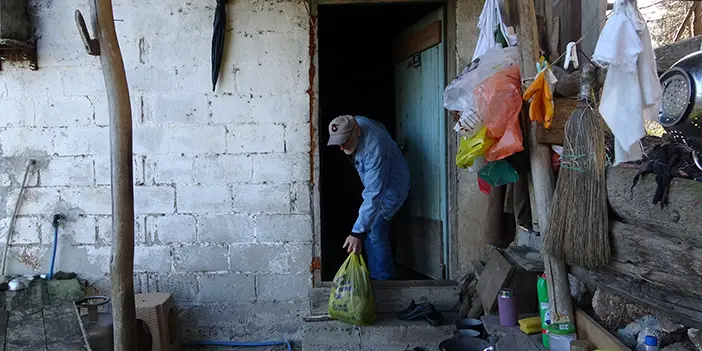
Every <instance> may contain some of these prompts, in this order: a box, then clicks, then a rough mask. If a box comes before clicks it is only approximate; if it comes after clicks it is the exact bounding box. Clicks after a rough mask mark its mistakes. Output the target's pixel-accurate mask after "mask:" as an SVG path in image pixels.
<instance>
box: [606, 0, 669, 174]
mask: <svg viewBox="0 0 702 351" xmlns="http://www.w3.org/2000/svg"><path fill="white" fill-rule="evenodd" d="M592 58H593V61H594V62H595V63H597V64H598V65H600V66H602V67H608V70H607V77H606V80H605V84H604V87H603V92H602V101H601V102H600V108H599V111H600V113H601V114H602V117H603V118H604V120H605V122H607V125H608V126H609V128H610V130H611V131H612V134H614V138H615V150H614V151H615V162H614V164H615V165H616V164H619V163H621V162H630V161H636V160H640V159H641V158H642V157H643V150H642V147H641V143H640V142H639V140H640V139H641V138H643V137H644V136H645V135H646V130H645V128H644V124H643V121H644V119H647V120H656V119H657V117H658V110H659V108H660V104H661V100H662V92H661V86H660V83H659V81H658V75H657V71H656V60H655V55H654V52H653V46H652V45H651V35H650V33H649V30H648V27H647V25H646V21H645V20H644V18H643V16H642V15H641V12H639V9H638V7H637V4H636V0H616V1H615V3H614V12H613V14H612V17H610V19H609V20H608V21H607V24H606V25H605V27H604V29H603V30H602V34H601V35H600V38H599V40H598V41H597V46H596V48H595V53H594V54H593V56H592Z"/></svg>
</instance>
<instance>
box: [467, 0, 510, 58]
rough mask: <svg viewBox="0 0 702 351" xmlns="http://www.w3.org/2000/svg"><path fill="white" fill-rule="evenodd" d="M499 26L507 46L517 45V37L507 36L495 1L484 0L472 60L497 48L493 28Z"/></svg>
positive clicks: (507, 33) (505, 27)
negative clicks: (478, 33)
mask: <svg viewBox="0 0 702 351" xmlns="http://www.w3.org/2000/svg"><path fill="white" fill-rule="evenodd" d="M498 24H499V25H500V31H501V32H502V35H503V36H504V37H505V40H506V41H507V45H508V46H514V45H517V35H516V34H512V35H510V34H509V31H508V30H507V26H506V25H505V23H504V21H503V20H502V15H501V14H500V10H499V8H498V5H497V0H486V1H485V6H483V12H481V13H480V18H479V19H478V28H479V29H480V35H479V36H478V43H477V44H476V45H475V51H474V52H473V60H475V59H476V58H478V57H480V56H482V55H483V54H484V53H485V52H487V51H488V50H490V49H492V48H494V47H495V46H497V42H496V41H495V32H494V31H495V26H497V25H498Z"/></svg>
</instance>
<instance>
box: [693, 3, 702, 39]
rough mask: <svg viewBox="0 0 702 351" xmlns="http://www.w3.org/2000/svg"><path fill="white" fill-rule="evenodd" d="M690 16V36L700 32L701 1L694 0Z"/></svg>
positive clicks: (701, 27)
mask: <svg viewBox="0 0 702 351" xmlns="http://www.w3.org/2000/svg"><path fill="white" fill-rule="evenodd" d="M692 16H693V17H692V36H698V35H700V34H702V2H700V1H696V2H695V9H694V13H693V15H692Z"/></svg>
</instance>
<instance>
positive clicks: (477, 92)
mask: <svg viewBox="0 0 702 351" xmlns="http://www.w3.org/2000/svg"><path fill="white" fill-rule="evenodd" d="M520 83H521V77H520V75H519V66H518V65H512V66H509V67H507V68H505V69H503V70H501V71H498V72H497V73H495V74H493V75H492V76H490V77H489V78H486V79H485V80H483V81H482V82H480V83H478V85H476V86H475V88H474V89H473V103H474V104H475V106H476V109H477V111H478V114H479V115H480V116H481V117H482V119H483V122H484V123H485V127H487V132H488V136H489V137H490V138H492V139H495V140H497V142H496V143H495V144H494V145H493V146H492V147H491V148H490V149H488V151H487V152H486V153H485V159H486V160H487V161H489V162H491V161H498V160H502V159H504V158H506V157H509V156H511V155H513V154H515V153H517V152H520V151H522V150H524V145H523V138H522V129H521V126H520V123H519V112H520V111H521V110H522V94H521V87H520Z"/></svg>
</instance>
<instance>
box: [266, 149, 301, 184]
mask: <svg viewBox="0 0 702 351" xmlns="http://www.w3.org/2000/svg"><path fill="white" fill-rule="evenodd" d="M253 158H254V162H253V165H254V167H253V181H254V182H256V183H266V182H267V183H291V182H295V181H306V180H309V179H310V176H309V173H310V157H309V155H308V154H301V153H300V154H291V153H285V154H259V155H254V156H253Z"/></svg>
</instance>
